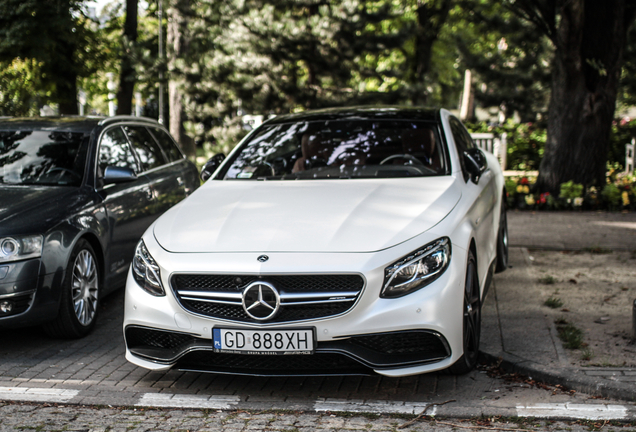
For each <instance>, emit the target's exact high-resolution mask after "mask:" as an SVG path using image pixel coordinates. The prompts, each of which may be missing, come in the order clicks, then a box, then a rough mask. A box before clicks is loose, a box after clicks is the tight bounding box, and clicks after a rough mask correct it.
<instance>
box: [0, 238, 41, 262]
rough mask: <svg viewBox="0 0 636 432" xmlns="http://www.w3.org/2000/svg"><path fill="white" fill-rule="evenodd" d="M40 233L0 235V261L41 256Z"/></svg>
mask: <svg viewBox="0 0 636 432" xmlns="http://www.w3.org/2000/svg"><path fill="white" fill-rule="evenodd" d="M42 242H43V238H42V236H41V235H31V236H19V237H16V236H13V237H0V262H9V261H18V260H23V259H27V258H38V257H40V256H42Z"/></svg>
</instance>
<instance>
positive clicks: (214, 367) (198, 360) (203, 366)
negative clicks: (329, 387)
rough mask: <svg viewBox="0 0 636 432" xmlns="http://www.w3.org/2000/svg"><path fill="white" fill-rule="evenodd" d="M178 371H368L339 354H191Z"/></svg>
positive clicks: (333, 372)
mask: <svg viewBox="0 0 636 432" xmlns="http://www.w3.org/2000/svg"><path fill="white" fill-rule="evenodd" d="M177 367H178V368H179V369H184V370H197V371H210V372H233V373H247V374H251V375H343V374H364V375H368V374H370V373H372V371H371V370H370V369H368V368H366V367H365V366H363V365H362V364H360V363H358V362H357V361H355V360H353V359H351V358H349V357H347V356H345V355H340V354H321V353H315V354H313V355H241V354H217V353H214V352H212V351H194V352H191V353H188V354H186V355H185V356H183V358H181V360H179V362H178V363H177Z"/></svg>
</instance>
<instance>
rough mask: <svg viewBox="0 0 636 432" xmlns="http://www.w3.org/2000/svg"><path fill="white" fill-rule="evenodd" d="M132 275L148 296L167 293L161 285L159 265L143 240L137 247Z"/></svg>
mask: <svg viewBox="0 0 636 432" xmlns="http://www.w3.org/2000/svg"><path fill="white" fill-rule="evenodd" d="M132 273H133V277H134V279H135V281H136V282H137V284H139V286H140V287H141V288H143V289H144V291H146V292H147V293H148V294H152V295H153V296H163V295H165V294H166V293H165V291H164V289H163V286H162V285H161V271H160V270H159V265H157V262H156V261H155V260H154V258H153V257H152V255H150V253H149V252H148V249H147V248H146V245H145V244H144V242H143V240H142V241H140V242H139V244H138V245H137V249H136V250H135V257H134V258H133V262H132Z"/></svg>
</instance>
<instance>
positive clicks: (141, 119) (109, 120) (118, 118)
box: [98, 115, 159, 126]
mask: <svg viewBox="0 0 636 432" xmlns="http://www.w3.org/2000/svg"><path fill="white" fill-rule="evenodd" d="M122 120H127V121H137V122H144V123H152V124H154V125H157V124H159V122H158V121H157V120H155V119H152V118H150V117H136V116H132V115H116V116H113V117H106V118H105V119H103V120H102V121H100V122H99V123H98V124H99V125H100V126H104V125H107V124H109V123H114V122H118V121H122Z"/></svg>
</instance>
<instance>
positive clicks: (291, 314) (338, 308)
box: [171, 274, 364, 323]
mask: <svg viewBox="0 0 636 432" xmlns="http://www.w3.org/2000/svg"><path fill="white" fill-rule="evenodd" d="M256 281H262V282H268V283H270V284H271V285H273V286H274V287H275V288H276V289H277V290H278V292H279V293H281V295H282V294H296V293H302V294H319V293H320V294H323V295H324V294H325V293H327V296H328V293H330V292H333V293H337V292H349V293H358V294H359V293H360V292H361V290H362V288H363V286H364V279H363V278H362V277H361V276H360V275H267V276H244V275H194V274H176V275H173V276H172V278H171V284H172V288H173V289H174V291H175V293H176V295H177V299H178V300H179V302H180V303H181V305H182V306H183V308H184V309H186V310H188V311H190V312H193V313H196V314H200V315H204V316H208V317H213V318H221V319H227V320H233V321H241V322H256V320H254V319H252V318H250V317H249V316H248V315H247V314H246V313H245V311H244V310H243V306H242V305H241V303H240V300H237V301H236V303H235V304H227V302H222V301H214V300H212V299H208V300H207V301H201V300H197V299H196V297H198V295H197V294H196V293H197V292H200V293H201V297H199V298H201V299H202V300H203V299H204V298H205V296H204V295H203V293H241V292H242V291H243V290H244V289H245V288H246V287H247V286H248V285H250V284H251V283H253V282H256ZM184 291H188V292H189V294H188V295H187V297H189V298H188V299H184V298H182V297H181V295H180V292H184ZM356 300H357V296H356V297H353V296H352V297H351V298H350V299H349V300H347V301H324V302H321V303H315V304H310V303H308V304H303V303H302V302H296V303H295V304H293V305H290V304H286V303H285V302H283V303H282V304H281V307H280V309H279V311H278V313H277V314H276V316H275V317H274V318H272V319H269V320H267V322H270V323H283V322H292V321H302V320H308V319H316V318H325V317H329V316H334V315H339V314H342V313H344V312H346V311H348V310H349V309H351V307H352V306H353V305H354V304H355V301H356Z"/></svg>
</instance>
